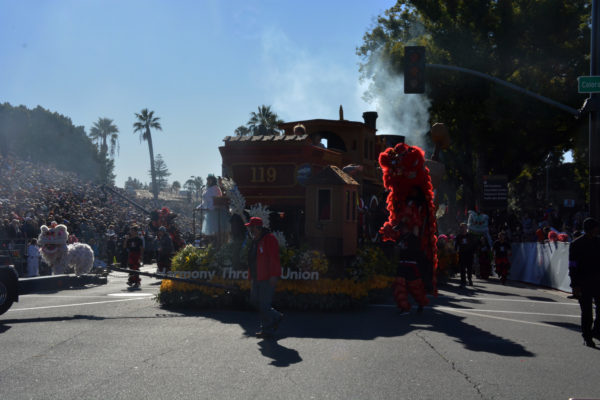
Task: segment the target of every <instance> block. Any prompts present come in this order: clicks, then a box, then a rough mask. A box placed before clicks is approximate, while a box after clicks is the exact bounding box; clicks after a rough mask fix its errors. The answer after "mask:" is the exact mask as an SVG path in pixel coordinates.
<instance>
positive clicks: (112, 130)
mask: <svg viewBox="0 0 600 400" xmlns="http://www.w3.org/2000/svg"><path fill="white" fill-rule="evenodd" d="M118 132H119V128H117V126H116V125H115V124H113V120H112V119H110V118H98V121H96V122H94V126H92V128H91V129H90V134H89V137H90V139H92V142H94V143H95V144H96V145H97V146H98V149H99V150H100V153H101V154H110V157H111V158H112V157H114V155H115V150H116V151H117V153H118V152H119V140H118V139H119V135H118ZM109 141H110V146H109V145H108V142H109Z"/></svg>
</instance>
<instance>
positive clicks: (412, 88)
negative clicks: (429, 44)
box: [404, 46, 425, 93]
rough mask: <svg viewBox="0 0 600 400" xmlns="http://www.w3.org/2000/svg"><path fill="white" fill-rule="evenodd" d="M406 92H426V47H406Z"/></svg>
mask: <svg viewBox="0 0 600 400" xmlns="http://www.w3.org/2000/svg"><path fill="white" fill-rule="evenodd" d="M404 93H425V47H424V46H406V47H404Z"/></svg>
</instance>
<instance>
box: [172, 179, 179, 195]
mask: <svg viewBox="0 0 600 400" xmlns="http://www.w3.org/2000/svg"><path fill="white" fill-rule="evenodd" d="M179 189H181V183H179V181H174V182H173V183H171V193H173V192H174V193H175V194H178V193H179Z"/></svg>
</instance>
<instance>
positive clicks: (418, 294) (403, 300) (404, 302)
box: [392, 277, 429, 311]
mask: <svg viewBox="0 0 600 400" xmlns="http://www.w3.org/2000/svg"><path fill="white" fill-rule="evenodd" d="M392 287H393V290H394V299H395V300H396V304H397V305H398V308H399V309H401V310H402V311H409V310H410V302H409V301H408V294H409V293H410V294H411V295H412V297H414V299H415V301H416V302H417V304H418V305H419V306H420V307H423V306H426V305H427V304H429V299H428V298H427V296H426V293H425V285H424V284H423V280H421V278H419V279H414V280H410V281H409V280H406V278H400V277H398V278H396V280H395V281H394V284H393V286H392Z"/></svg>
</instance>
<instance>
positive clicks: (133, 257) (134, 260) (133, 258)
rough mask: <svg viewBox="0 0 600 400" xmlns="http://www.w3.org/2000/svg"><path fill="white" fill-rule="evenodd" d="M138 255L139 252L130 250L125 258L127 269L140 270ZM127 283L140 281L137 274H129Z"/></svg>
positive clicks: (139, 255)
mask: <svg viewBox="0 0 600 400" xmlns="http://www.w3.org/2000/svg"><path fill="white" fill-rule="evenodd" d="M140 257H141V253H135V252H130V253H129V257H128V258H127V265H128V266H129V269H133V270H135V271H139V270H140ZM127 282H129V283H140V282H141V279H140V276H139V274H129V279H128V280H127Z"/></svg>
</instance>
